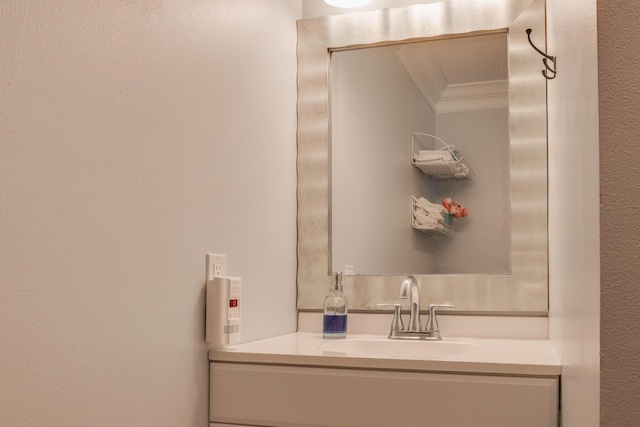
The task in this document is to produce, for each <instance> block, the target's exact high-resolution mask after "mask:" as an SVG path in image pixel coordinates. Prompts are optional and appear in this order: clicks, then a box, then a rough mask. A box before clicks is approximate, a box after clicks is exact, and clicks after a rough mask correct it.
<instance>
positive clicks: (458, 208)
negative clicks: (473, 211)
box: [442, 197, 469, 218]
mask: <svg viewBox="0 0 640 427" xmlns="http://www.w3.org/2000/svg"><path fill="white" fill-rule="evenodd" d="M442 206H444V208H445V209H446V210H447V212H449V214H451V215H452V216H453V217H454V218H464V217H465V216H467V215H469V211H468V210H467V208H465V207H464V206H462V205H461V204H460V203H458V202H456V201H454V200H451V197H445V198H444V199H442Z"/></svg>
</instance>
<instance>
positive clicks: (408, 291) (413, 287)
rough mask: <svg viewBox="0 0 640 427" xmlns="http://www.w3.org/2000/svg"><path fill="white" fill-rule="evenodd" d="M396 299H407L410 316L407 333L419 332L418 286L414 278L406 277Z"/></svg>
mask: <svg viewBox="0 0 640 427" xmlns="http://www.w3.org/2000/svg"><path fill="white" fill-rule="evenodd" d="M398 298H404V299H409V303H410V314H409V324H408V325H407V331H411V332H414V331H420V286H419V285H418V281H417V280H416V278H415V277H414V276H411V275H409V276H407V277H405V278H404V280H403V281H402V285H400V292H399V294H398Z"/></svg>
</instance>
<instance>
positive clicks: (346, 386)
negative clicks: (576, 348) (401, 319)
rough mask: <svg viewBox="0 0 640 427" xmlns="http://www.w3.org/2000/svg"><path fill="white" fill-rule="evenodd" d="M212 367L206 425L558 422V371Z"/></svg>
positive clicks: (463, 426) (505, 425) (502, 425)
mask: <svg viewBox="0 0 640 427" xmlns="http://www.w3.org/2000/svg"><path fill="white" fill-rule="evenodd" d="M210 368H211V369H210V387H211V389H210V418H209V419H210V420H211V423H212V424H210V426H211V427H214V426H215V427H222V426H225V425H226V424H232V425H234V426H238V425H241V426H242V425H243V426H288V427H291V426H316V427H317V426H335V427H347V426H366V427H389V426H403V427H411V426H427V425H429V426H438V427H467V426H474V427H485V426H486V427H514V426H518V427H551V426H554V427H557V426H558V377H556V376H538V377H536V376H502V375H481V374H467V373H434V372H406V371H404V372H403V371H392V370H368V369H344V368H330V367H306V366H278V365H269V364H248V363H226V362H211V366H210ZM225 423H226V424H225Z"/></svg>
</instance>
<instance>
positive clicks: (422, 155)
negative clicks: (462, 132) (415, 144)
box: [413, 150, 455, 162]
mask: <svg viewBox="0 0 640 427" xmlns="http://www.w3.org/2000/svg"><path fill="white" fill-rule="evenodd" d="M413 159H414V160H415V161H416V162H453V161H455V159H454V158H453V156H452V155H451V152H450V151H448V150H420V151H419V152H418V154H414V155H413Z"/></svg>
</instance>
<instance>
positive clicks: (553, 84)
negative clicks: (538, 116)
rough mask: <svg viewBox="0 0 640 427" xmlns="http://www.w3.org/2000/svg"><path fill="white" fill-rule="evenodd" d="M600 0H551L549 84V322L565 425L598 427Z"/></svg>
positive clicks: (549, 3) (549, 4) (549, 13)
mask: <svg viewBox="0 0 640 427" xmlns="http://www.w3.org/2000/svg"><path fill="white" fill-rule="evenodd" d="M595 3H596V2H595V1H594V0H588V1H585V0H548V3H547V13H548V16H547V26H548V50H549V51H550V53H551V54H553V55H556V56H557V57H558V74H557V77H556V79H555V80H551V81H550V82H549V83H548V117H549V119H548V121H549V287H550V296H549V298H550V304H549V305H550V313H549V317H550V319H549V321H550V337H551V339H552V341H553V343H554V345H555V348H556V350H557V351H558V353H559V354H560V357H561V360H562V414H563V426H564V427H592V426H598V425H599V417H600V408H599V387H600V383H599V377H600V371H599V369H600V354H599V348H600V345H599V338H600V337H599V331H600V253H599V250H600V246H599V245H600V243H599V224H600V222H599V221H600V218H599V203H600V200H599V175H598V162H599V158H598V157H599V156H598V59H597V38H596V36H597V34H596V4H595ZM540 65H541V66H542V61H541V63H540ZM614 309H615V310H617V308H614ZM624 425H636V424H635V423H631V424H624Z"/></svg>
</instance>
